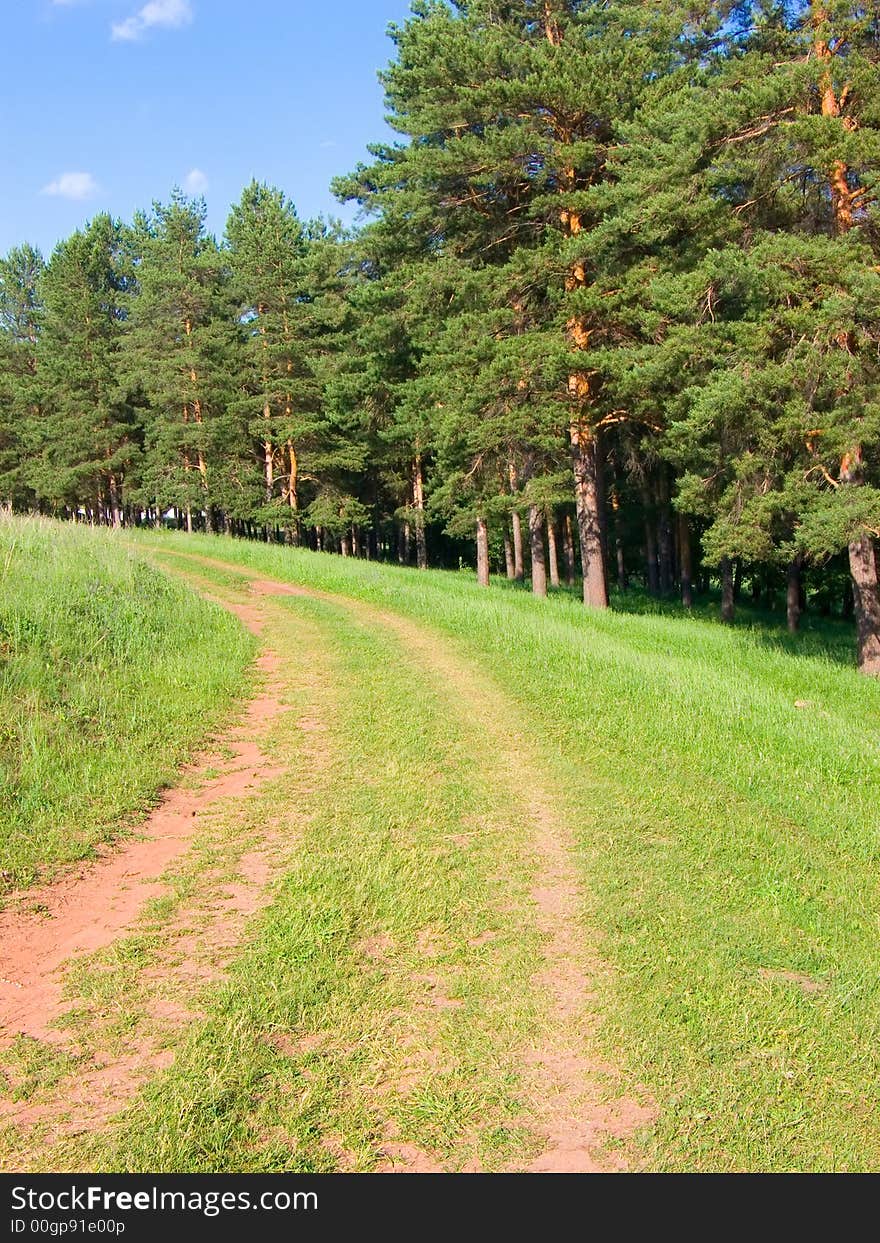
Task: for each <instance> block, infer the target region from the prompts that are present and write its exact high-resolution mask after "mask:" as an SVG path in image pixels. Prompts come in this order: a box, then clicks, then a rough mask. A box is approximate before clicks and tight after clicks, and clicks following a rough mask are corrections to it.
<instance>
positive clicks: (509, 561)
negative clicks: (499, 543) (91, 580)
mask: <svg viewBox="0 0 880 1243" xmlns="http://www.w3.org/2000/svg"><path fill="white" fill-rule="evenodd" d="M504 569H505V572H506V574H507V577H508V579H509V580H510V581H511V582H513V580H514V579H515V578H516V566H515V564H514V559H513V543H512V541H511V539H510V527H509V525H508V524H507V523H505V524H504Z"/></svg>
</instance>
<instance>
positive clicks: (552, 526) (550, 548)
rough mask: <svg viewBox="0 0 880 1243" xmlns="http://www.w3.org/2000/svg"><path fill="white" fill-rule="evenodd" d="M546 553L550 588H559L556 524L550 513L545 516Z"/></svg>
mask: <svg viewBox="0 0 880 1243" xmlns="http://www.w3.org/2000/svg"><path fill="white" fill-rule="evenodd" d="M547 553H548V557H547V560H548V564H549V567H550V586H551V587H558V586H559V552H558V549H557V540H556V522H555V520H554V518H553V514H552V512H548V514H547Z"/></svg>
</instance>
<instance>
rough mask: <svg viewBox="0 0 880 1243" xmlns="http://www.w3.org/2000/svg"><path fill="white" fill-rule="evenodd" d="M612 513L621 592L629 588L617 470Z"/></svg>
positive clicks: (612, 497) (613, 489) (618, 582)
mask: <svg viewBox="0 0 880 1243" xmlns="http://www.w3.org/2000/svg"><path fill="white" fill-rule="evenodd" d="M611 513H612V515H613V516H614V559H615V562H616V565H617V586H618V587H619V588H620V590H621V591H626V590H627V588H628V587H629V579H628V577H627V573H626V556H625V553H624V545H623V519H622V518H621V516H620V491H619V489H618V486H617V469H616V468H615V471H614V484H613V486H612V488H611Z"/></svg>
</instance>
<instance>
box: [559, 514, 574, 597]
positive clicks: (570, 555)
mask: <svg viewBox="0 0 880 1243" xmlns="http://www.w3.org/2000/svg"><path fill="white" fill-rule="evenodd" d="M562 552H563V556H564V557H565V581H566V583H567V584H568V586H569V587H573V586H574V531H573V529H572V525H571V514H566V515H565V522H564V524H563V527H562Z"/></svg>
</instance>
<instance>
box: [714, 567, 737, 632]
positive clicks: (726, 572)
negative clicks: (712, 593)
mask: <svg viewBox="0 0 880 1243" xmlns="http://www.w3.org/2000/svg"><path fill="white" fill-rule="evenodd" d="M718 568H719V569H720V571H721V620H722V621H723V622H727V623H728V624H730V623H731V622H732V621H733V619H734V617H735V616H736V603H735V596H734V591H733V562H732V561H731V560H730V557H725V558H724V559H723V561H722V562H721V565H720V566H719V567H718Z"/></svg>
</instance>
